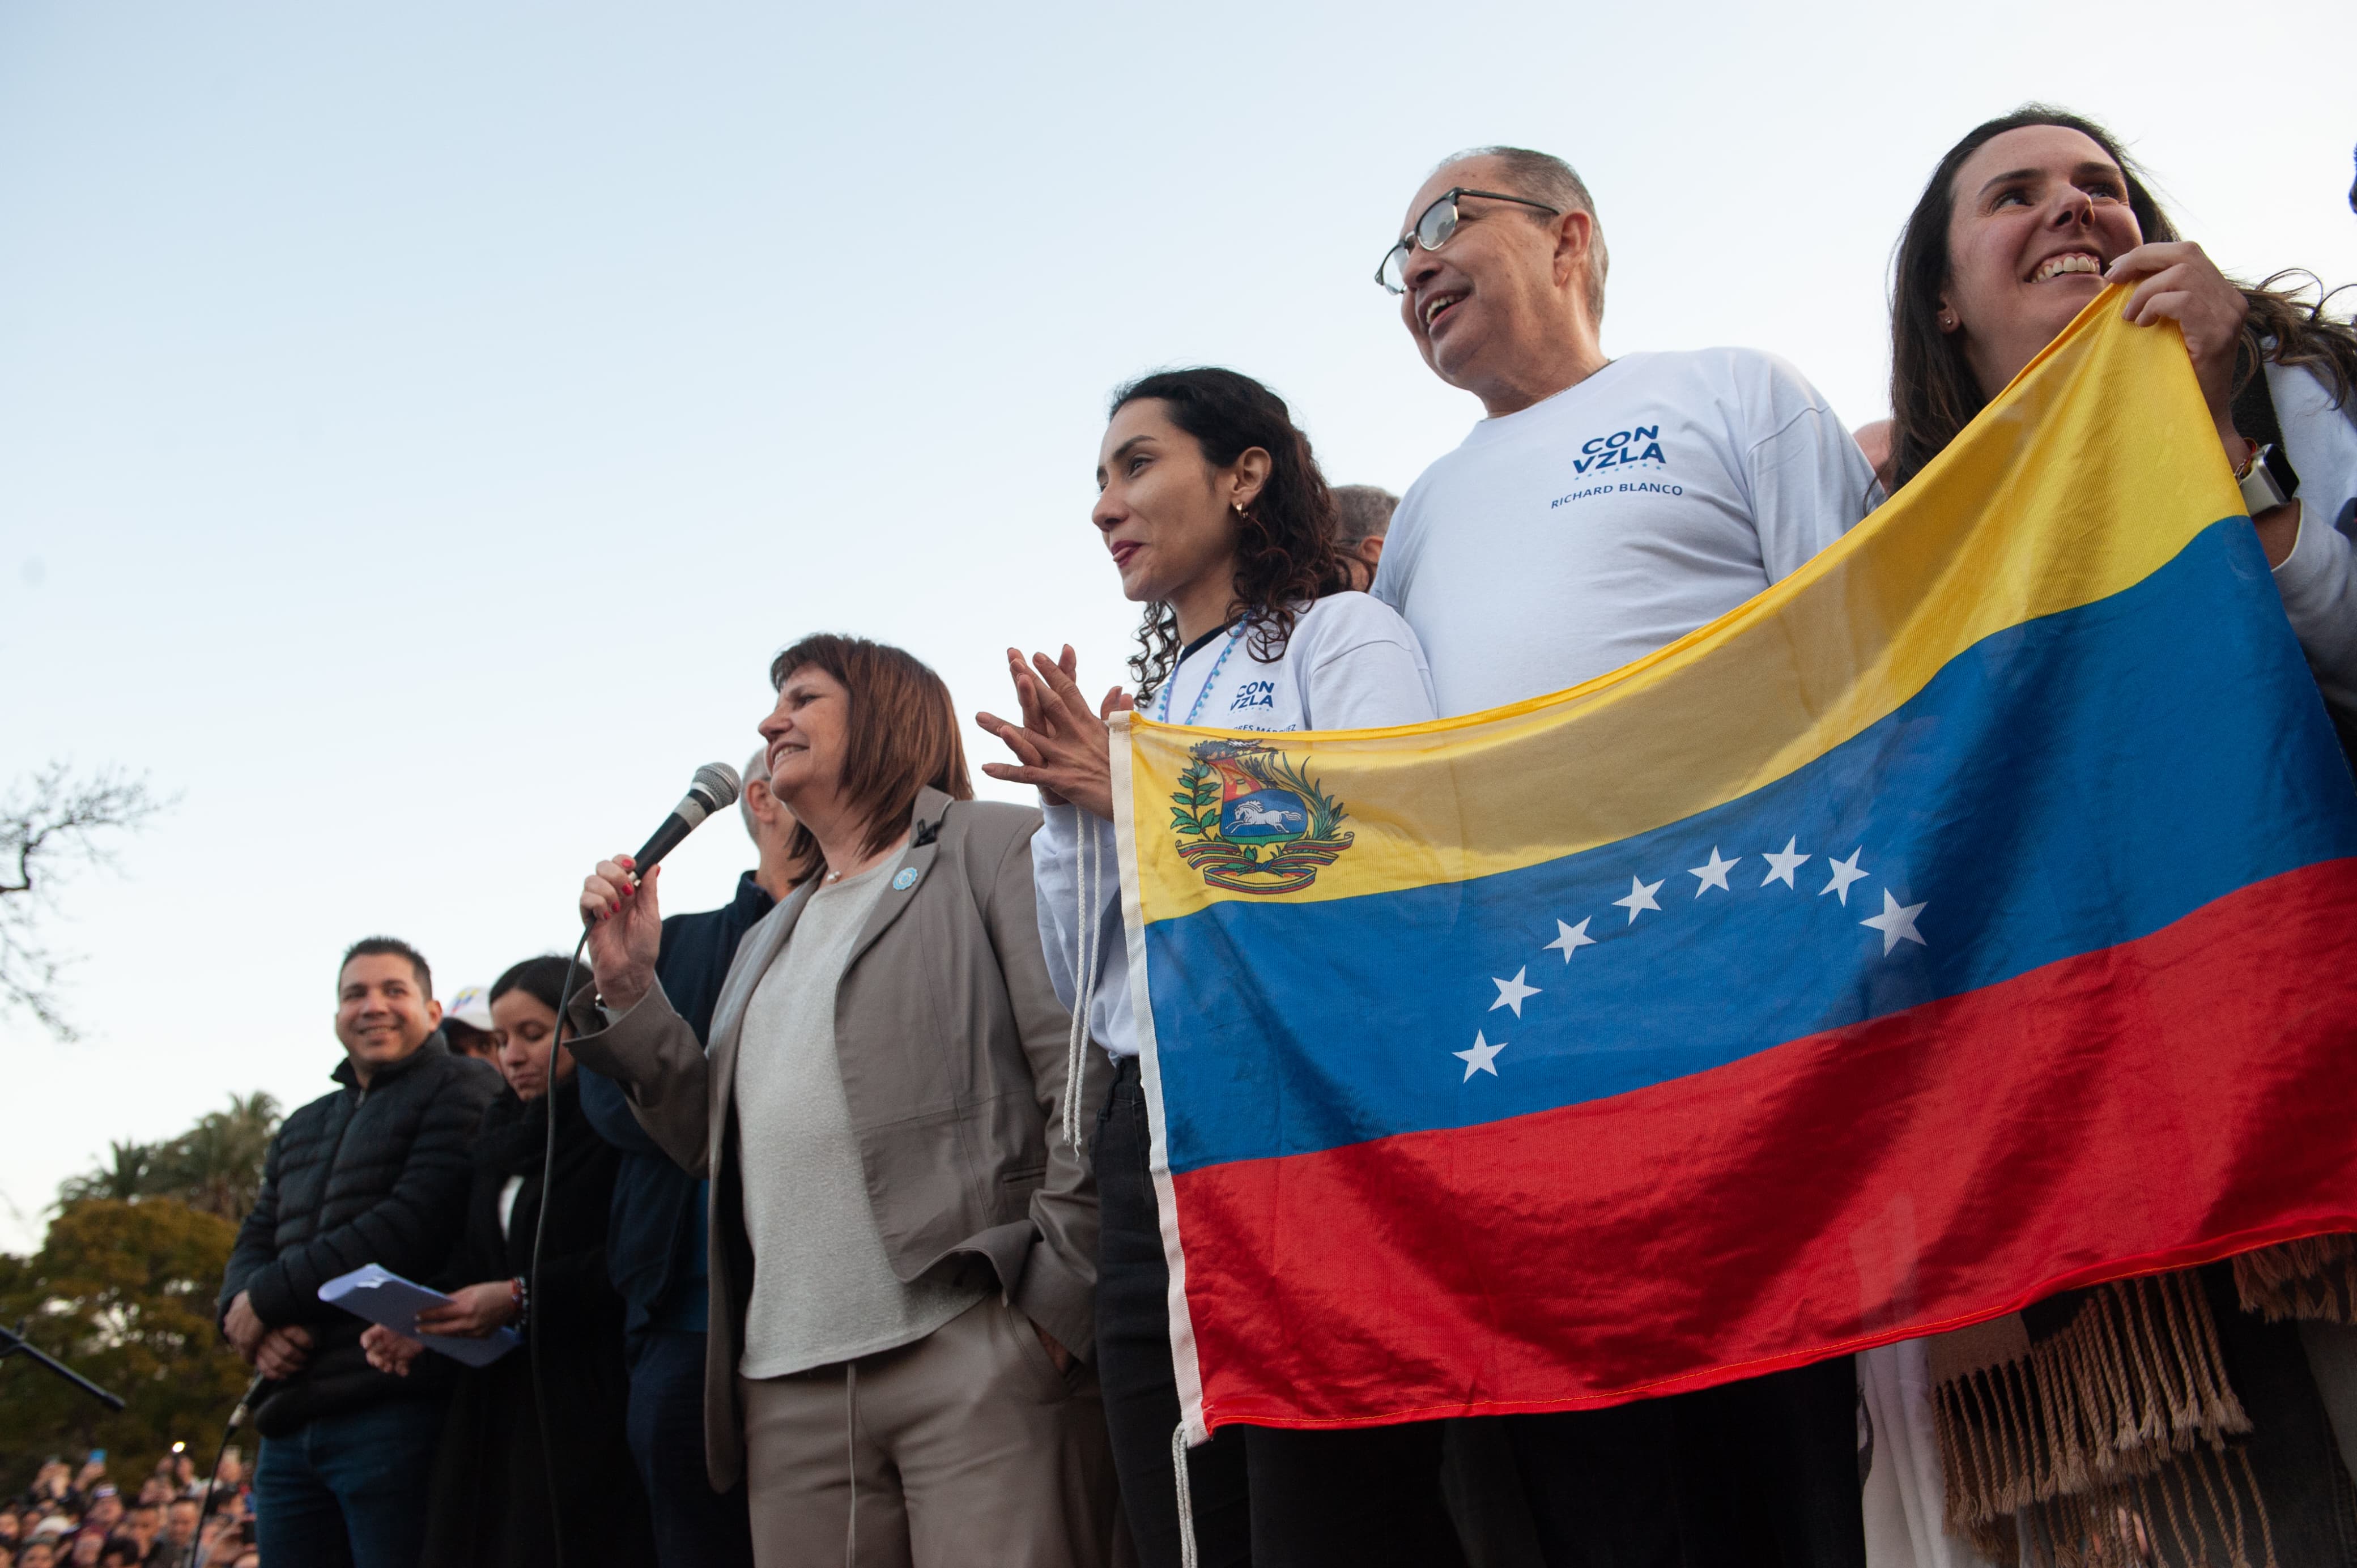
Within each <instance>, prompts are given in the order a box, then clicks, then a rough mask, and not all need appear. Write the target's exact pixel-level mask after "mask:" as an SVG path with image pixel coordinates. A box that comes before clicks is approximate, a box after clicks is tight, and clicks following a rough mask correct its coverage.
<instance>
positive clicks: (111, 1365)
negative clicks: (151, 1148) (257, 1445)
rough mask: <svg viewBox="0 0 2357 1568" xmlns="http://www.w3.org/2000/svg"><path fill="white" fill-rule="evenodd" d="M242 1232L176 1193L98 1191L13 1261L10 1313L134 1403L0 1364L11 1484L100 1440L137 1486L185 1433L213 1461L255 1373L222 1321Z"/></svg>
mask: <svg viewBox="0 0 2357 1568" xmlns="http://www.w3.org/2000/svg"><path fill="white" fill-rule="evenodd" d="M236 1237H237V1228H236V1227H235V1226H234V1225H232V1224H231V1223H230V1222H229V1221H228V1220H226V1219H221V1218H220V1217H218V1216H216V1215H211V1214H204V1213H199V1211H197V1210H196V1209H193V1208H189V1207H188V1205H187V1204H185V1203H181V1202H179V1201H178V1200H176V1199H173V1198H169V1197H147V1198H144V1199H142V1200H140V1201H138V1202H131V1201H128V1200H124V1199H118V1198H110V1197H91V1198H86V1199H84V1200H82V1201H81V1202H78V1203H74V1204H70V1205H69V1206H68V1207H66V1208H64V1209H63V1210H62V1211H61V1212H60V1213H59V1215H58V1217H57V1218H56V1219H53V1220H52V1221H50V1224H49V1229H48V1235H47V1236H46V1237H45V1238H44V1240H43V1241H42V1243H41V1250H40V1251H38V1252H37V1253H35V1254H34V1255H33V1256H32V1257H30V1258H6V1257H0V1320H5V1321H6V1322H7V1323H9V1324H11V1325H14V1324H16V1323H18V1322H20V1321H21V1322H22V1323H23V1325H24V1326H23V1330H22V1331H23V1333H24V1334H25V1336H26V1337H27V1338H28V1339H29V1340H31V1341H32V1342H33V1343H34V1344H35V1345H38V1347H40V1348H42V1349H43V1350H45V1351H47V1352H48V1354H50V1355H52V1356H54V1357H56V1358H57V1359H59V1360H61V1361H64V1362H66V1363H67V1364H68V1365H70V1366H71V1367H72V1368H73V1369H75V1370H76V1371H78V1372H80V1373H81V1374H82V1376H84V1377H86V1378H88V1379H90V1380H91V1381H92V1382H94V1383H96V1384H98V1385H99V1386H100V1387H101V1388H103V1389H107V1390H110V1391H113V1392H114V1393H117V1394H120V1395H122V1396H123V1398H124V1400H125V1401H126V1402H127V1403H126V1407H125V1408H124V1411H123V1412H121V1413H119V1414H118V1413H116V1412H113V1411H109V1410H107V1409H106V1408H105V1407H104V1406H102V1405H101V1404H100V1403H99V1402H97V1401H96V1400H93V1399H91V1397H90V1396H89V1395H88V1394H85V1393H83V1392H82V1391H81V1390H79V1389H76V1388H73V1387H72V1386H70V1385H69V1384H68V1383H66V1382H65V1381H63V1380H60V1379H58V1378H55V1377H52V1376H51V1375H50V1374H49V1373H48V1371H46V1370H45V1369H42V1368H40V1367H38V1366H35V1365H33V1364H32V1363H31V1362H29V1361H27V1359H24V1358H22V1357H14V1358H11V1359H8V1360H5V1361H0V1410H5V1411H6V1412H7V1417H6V1419H5V1421H0V1480H5V1484H7V1485H11V1486H13V1485H20V1484H22V1482H21V1478H28V1477H31V1475H32V1474H33V1471H34V1468H35V1467H36V1466H38V1464H39V1463H40V1460H41V1458H42V1456H43V1455H47V1454H49V1453H53V1452H61V1451H66V1450H79V1449H84V1448H90V1447H102V1448H105V1449H107V1450H108V1451H109V1452H110V1455H111V1457H110V1461H109V1468H110V1470H111V1471H112V1473H113V1475H114V1476H115V1477H117V1479H118V1480H121V1479H122V1478H124V1477H129V1478H130V1480H131V1481H132V1483H133V1484H134V1485H135V1484H136V1482H137V1480H138V1478H139V1477H142V1476H144V1475H145V1474H146V1472H147V1471H148V1470H149V1469H151V1468H152V1467H153V1466H154V1465H155V1463H156V1460H157V1459H159V1458H161V1457H163V1455H165V1454H166V1453H167V1452H169V1451H170V1448H171V1445H172V1444H173V1443H174V1442H175V1441H176V1440H177V1441H182V1442H186V1443H187V1444H188V1447H189V1450H190V1451H191V1452H193V1453H195V1454H197V1455H199V1459H198V1463H199V1465H202V1464H204V1463H206V1462H207V1461H209V1460H210V1458H211V1455H212V1448H213V1444H215V1443H216V1442H218V1441H219V1440H220V1435H219V1434H220V1433H221V1423H223V1422H225V1421H227V1420H228V1419H229V1412H230V1410H231V1406H233V1405H234V1404H236V1402H237V1397H238V1395H239V1393H240V1392H242V1391H243V1389H244V1387H245V1384H246V1380H247V1377H248V1373H247V1371H246V1368H245V1365H244V1363H243V1362H242V1361H240V1360H239V1359H237V1354H236V1352H234V1351H232V1350H231V1348H229V1347H228V1345H226V1344H225V1343H223V1342H222V1340H221V1334H220V1331H219V1330H218V1329H217V1328H216V1327H215V1326H214V1322H213V1297H214V1295H215V1293H216V1292H218V1291H219V1289H220V1288H221V1271H222V1269H223V1268H224V1267H225V1266H226V1265H227V1264H228V1262H229V1251H230V1247H231V1243H232V1242H233V1241H234V1240H236Z"/></svg>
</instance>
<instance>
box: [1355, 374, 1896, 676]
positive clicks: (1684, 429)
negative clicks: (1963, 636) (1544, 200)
mask: <svg viewBox="0 0 2357 1568" xmlns="http://www.w3.org/2000/svg"><path fill="white" fill-rule="evenodd" d="M1879 499H1881V489H1880V487H1879V486H1878V485H1877V484H1876V482H1875V478H1874V471H1873V470H1872V469H1871V468H1869V467H1867V461H1866V457H1865V456H1864V454H1862V453H1860V452H1859V451H1858V449H1857V443H1856V442H1855V441H1853V440H1851V439H1850V435H1849V432H1848V431H1847V430H1846V429H1844V428H1843V427H1842V423H1841V421H1840V420H1839V419H1837V418H1836V417H1835V415H1834V411H1833V410H1832V408H1831V407H1829V406H1827V404H1826V403H1825V401H1824V398H1822V397H1820V396H1819V395H1818V394H1817V392H1816V389H1815V388H1813V387H1812V386H1810V385H1809V383H1808V382H1807V381H1803V379H1802V378H1801V375H1800V372H1798V371H1795V370H1793V369H1792V367H1791V366H1790V365H1787V364H1785V363H1784V362H1783V361H1782V360H1779V359H1776V358H1774V357H1773V356H1772V355H1769V354H1763V353H1760V352H1759V351H1757V350H1756V349H1698V350H1695V351H1693V352H1688V353H1665V354H1628V355H1624V356H1622V357H1621V358H1620V359H1618V360H1614V361H1612V363H1610V364H1609V365H1607V366H1606V367H1605V368H1604V369H1602V370H1600V371H1597V372H1596V373H1595V374H1594V375H1592V376H1590V377H1588V378H1587V380H1586V381H1581V382H1580V383H1578V384H1577V386H1573V387H1569V388H1566V390H1564V391H1562V392H1557V393H1555V396H1553V397H1551V398H1548V399H1546V400H1545V401H1544V402H1543V403H1534V404H1533V405H1532V406H1531V407H1529V408H1526V409H1523V411H1522V412H1521V413H1509V414H1501V415H1500V416H1498V417H1496V418H1493V419H1485V420H1483V421H1482V422H1481V423H1480V424H1477V425H1475V426H1474V427H1473V432H1472V434H1471V435H1468V436H1467V437H1466V438H1465V443H1464V445H1463V446H1459V447H1458V448H1457V450H1455V451H1454V452H1451V453H1449V454H1448V456H1445V457H1442V458H1441V459H1440V460H1439V461H1438V462H1436V463H1435V464H1433V465H1432V467H1429V468H1426V470H1425V471H1424V475H1423V477H1422V478H1419V479H1417V480H1416V482H1415V484H1414V485H1413V486H1411V487H1410V488H1409V489H1408V492H1407V496H1406V498H1405V499H1403V500H1402V501H1401V502H1400V506H1399V511H1398V513H1397V514H1396V515H1395V516H1394V518H1393V519H1392V528H1391V536H1390V538H1389V540H1388V541H1387V542H1385V544H1384V546H1383V564H1382V567H1381V569H1380V570H1379V571H1377V573H1376V574H1375V582H1374V595H1375V596H1376V597H1377V598H1379V599H1382V600H1383V602H1384V603H1385V604H1388V605H1391V606H1393V607H1395V608H1397V609H1398V610H1399V612H1400V613H1401V614H1402V615H1404V616H1405V617H1406V618H1407V623H1408V625H1410V626H1412V627H1414V628H1415V634H1416V636H1417V637H1418V638H1419V639H1422V641H1423V644H1424V651H1425V656H1426V658H1427V659H1428V660H1431V665H1432V683H1433V688H1434V691H1435V693H1437V696H1438V698H1439V702H1440V711H1441V712H1442V713H1443V714H1469V713H1477V712H1479V711H1480V710H1481V709H1483V708H1492V707H1497V706H1499V705H1501V704H1502V703H1513V702H1520V701H1522V700H1523V699H1524V698H1526V697H1535V696H1540V695H1543V694H1544V693H1549V692H1560V691H1562V690H1564V689H1565V688H1566V687H1569V686H1576V685H1577V684H1578V683H1579V682H1582V681H1585V680H1587V679H1588V678H1589V677H1591V676H1595V675H1600V674H1602V673H1603V672H1604V671H1608V670H1614V669H1618V668H1619V667H1620V666H1621V665H1623V664H1626V663H1628V662H1629V661H1630V660H1633V659H1640V658H1642V657H1643V656H1644V655H1646V654H1648V653H1651V652H1652V651H1653V650H1655V649H1657V648H1660V647H1662V646H1663V644H1664V643H1669V642H1674V641H1675V640H1676V639H1679V638H1681V637H1684V635H1685V634H1686V633H1687V632H1690V631H1692V630H1693V629H1694V628H1696V627H1698V626H1701V625H1702V624H1703V623H1704V622H1706V621H1708V620H1711V619H1714V618H1717V617H1718V616H1720V615H1722V614H1724V613H1726V612H1727V611H1728V610H1730V609H1733V608H1734V607H1736V606H1738V605H1739V604H1741V603H1742V602H1743V601H1744V600H1746V599H1748V598H1749V597H1751V596H1753V595H1755V594H1757V593H1759V592H1760V590H1761V589H1762V588H1765V587H1767V586H1768V585H1770V583H1774V582H1777V581H1779V580H1781V579H1782V578H1784V577H1786V576H1789V575H1791V574H1792V572H1793V570H1794V569H1795V568H1797V567H1799V566H1800V565H1801V564H1802V563H1803V562H1804V561H1806V560H1808V559H1809V557H1811V556H1812V555H1814V554H1815V553H1817V552H1818V551H1820V550H1822V549H1824V547H1825V546H1826V545H1828V544H1830V543H1832V542H1834V541H1835V539H1838V538H1840V537H1841V535H1842V534H1843V533H1844V532H1847V531H1848V529H1849V528H1850V527H1851V525H1853V524H1854V523H1856V522H1857V521H1858V519H1860V518H1862V517H1864V516H1865V515H1866V514H1867V510H1869V508H1870V506H1871V504H1872V503H1873V502H1875V501H1878V500H1879Z"/></svg>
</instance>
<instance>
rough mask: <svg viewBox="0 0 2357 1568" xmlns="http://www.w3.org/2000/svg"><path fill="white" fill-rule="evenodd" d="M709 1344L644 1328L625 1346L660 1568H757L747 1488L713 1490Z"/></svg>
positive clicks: (638, 1455) (634, 1430) (636, 1442)
mask: <svg viewBox="0 0 2357 1568" xmlns="http://www.w3.org/2000/svg"><path fill="white" fill-rule="evenodd" d="M704 1345H705V1337H704V1336H703V1335H701V1334H691V1333H687V1332H685V1331H683V1330H681V1329H676V1328H652V1327H650V1328H641V1329H640V1330H639V1331H638V1332H637V1333H636V1334H633V1335H631V1336H630V1337H629V1338H628V1339H626V1340H625V1341H624V1342H623V1355H624V1357H625V1359H627V1360H628V1362H629V1365H630V1417H629V1427H628V1431H629V1434H630V1457H631V1458H633V1459H635V1460H637V1461H638V1467H639V1480H640V1483H641V1484H643V1485H644V1486H645V1487H646V1488H647V1508H648V1511H649V1513H650V1514H651V1515H652V1517H653V1522H654V1531H655V1562H656V1563H658V1564H659V1565H660V1568H753V1527H752V1523H751V1520H750V1516H749V1515H748V1513H747V1512H746V1505H745V1483H744V1482H743V1481H742V1480H739V1481H738V1482H737V1484H736V1485H735V1486H734V1487H730V1488H729V1489H728V1490H727V1491H726V1492H716V1491H714V1490H713V1489H712V1480H711V1477H709V1476H708V1475H707V1474H706V1473H705V1467H704Z"/></svg>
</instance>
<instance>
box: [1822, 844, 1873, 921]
mask: <svg viewBox="0 0 2357 1568" xmlns="http://www.w3.org/2000/svg"><path fill="white" fill-rule="evenodd" d="M1865 853H1866V846H1865V845H1863V844H1861V845H1859V846H1858V847H1857V848H1856V849H1854V850H1852V851H1850V852H1849V858H1848V859H1847V860H1836V861H1833V862H1830V863H1829V864H1830V865H1832V866H1833V868H1834V879H1833V880H1832V881H1831V882H1828V883H1826V884H1825V885H1824V887H1822V888H1820V889H1818V892H1817V897H1820V898H1822V897H1824V896H1825V895H1826V894H1828V893H1835V894H1839V895H1840V896H1841V901H1842V908H1845V909H1846V908H1849V885H1850V884H1851V883H1853V882H1857V881H1862V880H1863V879H1864V878H1865V876H1866V873H1865V872H1863V871H1860V870H1859V869H1858V868H1857V857H1858V856H1859V855H1861V854H1865ZM1883 897H1886V898H1888V897H1890V895H1889V894H1888V893H1886V894H1884V895H1883Z"/></svg>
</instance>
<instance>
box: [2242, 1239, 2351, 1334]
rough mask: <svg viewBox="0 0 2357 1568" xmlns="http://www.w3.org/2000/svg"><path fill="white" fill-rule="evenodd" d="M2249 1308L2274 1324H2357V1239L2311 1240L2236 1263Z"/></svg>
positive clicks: (2263, 1251)
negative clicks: (2293, 1321) (2292, 1321)
mask: <svg viewBox="0 0 2357 1568" xmlns="http://www.w3.org/2000/svg"><path fill="white" fill-rule="evenodd" d="M2234 1290H2235V1293H2236V1294H2238V1295H2240V1296H2241V1297H2242V1300H2243V1310H2244V1311H2245V1312H2255V1313H2257V1314H2258V1315H2259V1316H2261V1317H2264V1318H2266V1320H2267V1321H2268V1322H2269V1323H2281V1322H2284V1321H2285V1320H2287V1319H2289V1318H2307V1319H2311V1320H2314V1321H2318V1322H2323V1323H2357V1236H2351V1235H2348V1234H2346V1233H2345V1232H2344V1233H2342V1234H2339V1235H2332V1236H2310V1237H2309V1238H2307V1239H2306V1240H2298V1241H2283V1242H2279V1243H2277V1244H2276V1245H2275V1246H2273V1247H2262V1248H2260V1249H2259V1250H2258V1251H2255V1252H2244V1253H2241V1254H2238V1255H2237V1256H2236V1257H2235V1259H2234Z"/></svg>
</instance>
